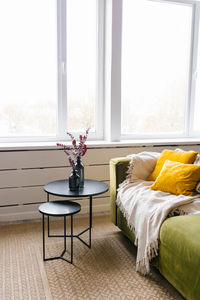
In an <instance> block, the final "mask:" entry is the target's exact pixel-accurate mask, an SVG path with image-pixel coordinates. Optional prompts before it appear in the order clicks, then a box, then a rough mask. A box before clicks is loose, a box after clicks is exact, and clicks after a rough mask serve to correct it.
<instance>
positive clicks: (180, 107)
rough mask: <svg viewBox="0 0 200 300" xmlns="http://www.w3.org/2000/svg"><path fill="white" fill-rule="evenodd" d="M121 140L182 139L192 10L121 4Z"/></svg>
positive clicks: (170, 5)
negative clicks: (148, 137)
mask: <svg viewBox="0 0 200 300" xmlns="http://www.w3.org/2000/svg"><path fill="white" fill-rule="evenodd" d="M122 22H123V23H122V28H123V31H122V94H121V101H122V128H121V130H122V134H131V133H132V134H136V135H138V136H139V135H161V134H168V135H172V134H183V133H184V130H185V118H186V113H187V111H186V102H187V100H188V90H189V71H190V47H191V28H192V6H190V5H177V4H176V3H173V2H172V3H170V2H158V1H156V2H154V1H147V0H145V1H142V0H140V1H131V0H124V1H123V16H122Z"/></svg>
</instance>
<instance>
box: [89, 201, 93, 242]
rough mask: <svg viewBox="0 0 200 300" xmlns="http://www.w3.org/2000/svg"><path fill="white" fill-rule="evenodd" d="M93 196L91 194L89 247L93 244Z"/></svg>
mask: <svg viewBox="0 0 200 300" xmlns="http://www.w3.org/2000/svg"><path fill="white" fill-rule="evenodd" d="M91 236H92V196H90V225H89V248H91V246H92V239H91Z"/></svg>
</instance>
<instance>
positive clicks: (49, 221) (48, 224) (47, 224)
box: [47, 193, 50, 237]
mask: <svg viewBox="0 0 200 300" xmlns="http://www.w3.org/2000/svg"><path fill="white" fill-rule="evenodd" d="M47 202H49V193H47ZM49 222H50V221H49V216H47V226H48V237H50V228H49Z"/></svg>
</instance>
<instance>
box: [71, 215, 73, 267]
mask: <svg viewBox="0 0 200 300" xmlns="http://www.w3.org/2000/svg"><path fill="white" fill-rule="evenodd" d="M71 264H73V215H71Z"/></svg>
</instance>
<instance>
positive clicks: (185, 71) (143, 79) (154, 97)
mask: <svg viewBox="0 0 200 300" xmlns="http://www.w3.org/2000/svg"><path fill="white" fill-rule="evenodd" d="M199 24H200V2H199V1H195V0H111V1H107V0H1V1H0V40H1V47H0V141H26V140H31V141H33V140H36V141H41V140H42V141H45V140H46V141H47V140H50V141H55V140H58V139H59V140H62V139H66V138H67V135H66V131H71V132H73V133H77V134H78V133H80V132H82V131H85V129H86V128H88V127H90V128H91V129H90V135H89V137H90V139H93V140H97V139H98V140H103V139H105V137H106V138H107V139H109V140H111V141H120V140H122V141H123V140H125V139H139V138H141V139H144V138H173V137H174V138H175V137H182V138H188V137H198V136H199V134H200V121H199V120H200V117H199V114H200V75H199V74H200V72H199V69H200V30H199Z"/></svg>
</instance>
